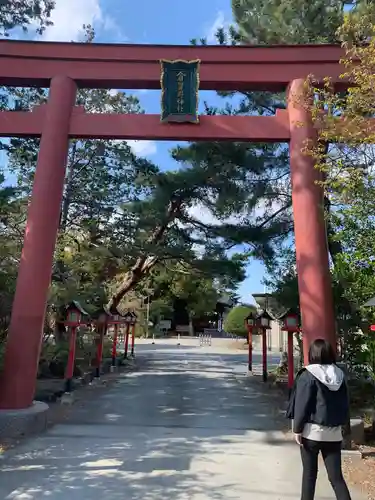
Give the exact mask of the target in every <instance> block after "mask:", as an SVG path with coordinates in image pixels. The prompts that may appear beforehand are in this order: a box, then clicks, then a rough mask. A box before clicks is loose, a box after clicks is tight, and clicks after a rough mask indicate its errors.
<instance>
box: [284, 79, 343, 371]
mask: <svg viewBox="0 0 375 500" xmlns="http://www.w3.org/2000/svg"><path fill="white" fill-rule="evenodd" d="M304 102H306V89H305V80H304V79H299V80H294V81H293V82H291V84H290V86H289V92H288V112H289V121H290V170H291V181H292V201H293V214H294V234H295V244H296V257H297V272H298V288H299V298H300V308H301V316H302V334H303V347H304V360H305V364H307V363H308V357H307V356H308V350H309V346H310V344H311V342H313V341H314V340H315V339H316V338H323V339H325V340H328V341H329V342H330V343H331V345H332V347H333V348H334V349H335V350H336V331H335V318H334V308H333V295H332V283H331V276H330V272H329V259H328V242H327V231H326V225H325V219H324V192H323V188H322V186H321V185H319V181H321V180H322V174H321V172H320V171H319V170H318V169H316V168H315V162H314V159H313V158H312V157H311V156H309V155H306V154H304V152H303V149H304V148H305V147H306V143H307V142H310V141H312V142H316V141H317V131H316V130H315V129H314V127H313V124H312V120H311V116H310V114H309V112H308V110H307V108H306V107H305V106H304V105H303V103H304Z"/></svg>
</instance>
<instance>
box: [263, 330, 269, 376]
mask: <svg viewBox="0 0 375 500" xmlns="http://www.w3.org/2000/svg"><path fill="white" fill-rule="evenodd" d="M262 361H263V382H267V379H268V373H267V328H262Z"/></svg>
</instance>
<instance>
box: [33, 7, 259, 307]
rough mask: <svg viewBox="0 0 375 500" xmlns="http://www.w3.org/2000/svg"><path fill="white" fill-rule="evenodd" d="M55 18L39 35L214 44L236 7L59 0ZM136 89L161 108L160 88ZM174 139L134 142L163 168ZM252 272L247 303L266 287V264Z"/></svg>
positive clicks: (213, 98) (206, 95)
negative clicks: (88, 30)
mask: <svg viewBox="0 0 375 500" xmlns="http://www.w3.org/2000/svg"><path fill="white" fill-rule="evenodd" d="M52 19H53V22H54V26H52V27H49V28H48V29H47V30H46V32H45V33H44V35H43V36H42V37H39V39H40V38H41V39H44V40H52V41H72V40H75V41H78V40H80V38H82V26H83V25H84V24H86V25H87V24H91V25H93V26H94V28H95V31H96V41H97V42H102V43H142V44H143V43H145V44H189V41H190V40H191V39H192V38H200V37H206V38H207V41H208V43H211V44H214V43H216V41H215V37H214V34H215V32H216V30H217V28H219V27H221V26H227V25H228V24H230V22H231V20H232V12H231V2H230V0H188V1H187V0H184V1H183V0H180V1H179V0H136V1H134V0H56V8H55V11H54V12H53V18H52ZM29 36H30V35H29ZM134 94H137V95H138V97H139V99H140V101H141V104H142V106H143V108H144V109H145V111H146V112H147V113H159V112H160V92H159V91H154V90H152V91H151V90H144V91H142V90H141V91H134ZM204 100H206V101H208V102H209V103H210V104H213V105H215V104H223V100H222V99H220V98H219V97H217V95H216V93H215V92H211V91H204V92H200V103H201V105H202V104H203V101H204ZM175 144H176V143H173V142H153V141H142V142H138V143H135V144H133V147H134V149H135V150H136V151H138V152H139V153H140V154H144V155H146V156H148V157H149V158H150V159H151V160H152V161H153V162H155V163H156V164H158V165H159V166H160V167H161V168H163V169H173V168H175V164H174V162H173V160H172V159H171V158H170V155H169V150H170V148H171V147H172V146H174V145H175ZM195 214H196V215H197V214H199V215H200V217H201V218H202V219H205V218H207V217H208V214H204V213H201V211H200V207H197V208H196V211H195ZM247 275H248V276H247V279H246V280H245V282H244V283H243V284H242V285H241V287H240V290H239V295H240V296H241V299H242V300H243V301H245V302H249V301H251V293H256V292H258V293H259V292H262V291H263V288H264V287H263V285H262V279H263V276H264V267H263V265H262V264H261V263H260V262H256V261H252V262H250V263H249V265H248V269H247Z"/></svg>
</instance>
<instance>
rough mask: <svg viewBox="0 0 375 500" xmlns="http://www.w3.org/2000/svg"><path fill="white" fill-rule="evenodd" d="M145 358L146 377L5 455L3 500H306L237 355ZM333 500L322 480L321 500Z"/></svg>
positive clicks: (150, 354)
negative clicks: (301, 498)
mask: <svg viewBox="0 0 375 500" xmlns="http://www.w3.org/2000/svg"><path fill="white" fill-rule="evenodd" d="M138 356H139V358H138V359H139V366H140V368H139V369H138V371H136V372H133V373H130V374H126V375H123V376H120V378H119V380H118V382H117V383H115V384H113V385H111V386H110V387H109V388H108V391H107V392H103V391H100V396H99V397H98V398H97V399H93V400H91V399H90V400H88V401H87V402H86V404H85V405H83V406H82V405H77V406H76V407H74V408H73V409H72V412H71V415H70V418H69V421H68V422H66V423H64V424H60V425H57V426H55V427H54V428H52V429H51V430H50V431H49V432H48V433H46V434H45V435H43V436H41V437H38V438H36V439H33V440H30V441H28V442H26V443H24V444H23V445H22V446H21V447H19V448H18V449H15V450H13V451H10V452H8V453H7V454H5V455H4V457H3V458H2V459H1V460H0V499H4V500H21V499H22V500H34V499H38V500H43V499H48V500H63V499H64V500H67V499H69V500H78V499H80V500H85V499H90V500H96V499H101V500H102V499H104V498H109V499H111V500H117V499H121V500H123V499H129V500H130V499H131V500H206V499H212V500H224V499H225V500H230V499H237V500H242V499H246V500H248V499H254V500H263V499H264V500H289V499H291V500H298V499H299V486H300V474H301V471H300V461H299V450H298V448H297V446H295V445H294V444H293V443H291V442H290V440H288V439H286V438H285V434H284V433H283V432H282V431H280V430H279V429H280V428H281V425H280V422H281V420H280V419H281V409H280V407H279V405H278V404H276V403H274V404H272V403H271V402H270V398H269V397H265V396H264V395H262V393H261V385H259V384H257V383H255V384H254V383H253V384H252V383H249V380H248V379H247V378H245V377H244V375H243V373H242V372H241V370H239V369H238V358H237V357H236V355H234V356H232V355H231V354H224V353H223V352H221V350H219V351H218V352H215V348H214V347H213V348H212V347H211V348H199V347H196V346H194V345H191V346H188V347H183V346H181V347H180V348H177V347H176V346H174V345H168V346H165V345H164V346H163V345H162V344H161V343H159V344H158V345H155V346H152V345H150V344H149V345H143V347H141V348H140V350H139V355H138ZM243 361H244V363H246V354H245V357H244V360H243ZM236 363H237V368H236V367H235V366H234V365H235V364H236ZM333 498H334V497H333V495H332V492H331V489H330V486H329V485H328V483H327V479H326V475H325V472H324V471H322V472H321V477H320V481H319V486H318V495H317V500H329V499H333ZM353 500H362V499H361V497H359V496H354V497H353Z"/></svg>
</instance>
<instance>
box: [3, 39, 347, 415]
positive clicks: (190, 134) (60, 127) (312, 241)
mask: <svg viewBox="0 0 375 500" xmlns="http://www.w3.org/2000/svg"><path fill="white" fill-rule="evenodd" d="M342 55H343V52H342V49H341V48H340V47H339V46H334V45H315V46H314V45H311V46H309V45H307V46H270V47H222V46H205V47H195V46H157V45H151V46H149V45H106V44H77V43H45V42H18V41H9V40H6V41H4V40H2V41H0V85H8V86H40V87H50V93H49V99H48V104H45V105H42V106H39V107H38V108H36V109H34V111H33V112H18V111H12V112H1V113H0V136H2V137H9V136H16V137H23V136H25V137H26V136H31V137H41V143H40V151H39V156H38V164H37V169H36V172H35V180H34V186H33V193H32V198H31V201H30V205H29V211H28V219H27V226H26V232H25V240H24V247H23V252H22V258H21V262H20V266H19V273H18V279H17V288H16V294H15V297H14V303H13V310H12V318H11V324H10V329H9V335H8V341H7V346H6V354H5V364H4V370H3V374H2V378H1V382H0V408H3V409H23V408H27V407H29V406H30V405H31V404H32V401H33V396H34V391H35V380H36V375H37V366H38V359H39V352H40V346H41V334H42V329H43V325H44V316H45V309H46V301H47V295H48V289H49V285H50V280H51V267H52V260H53V253H54V248H55V240H56V234H57V230H58V225H59V218H60V208H61V201H62V195H63V187H64V177H65V167H66V160H67V151H68V140H69V138H117V139H160V140H186V141H210V140H223V141H253V142H267V141H268V142H270V141H272V142H289V143H290V166H291V179H292V189H293V191H292V200H293V212H294V230H295V241H296V253H297V269H298V278H299V293H300V305H301V312H302V326H303V332H304V340H305V346H308V345H309V344H310V342H311V341H312V340H313V339H314V338H316V337H323V338H326V339H327V340H329V341H331V342H332V343H335V342H336V334H335V319H334V312H333V301H332V289H331V281H330V274H329V262H328V249H327V239H326V229H325V222H324V216H323V192H322V189H321V188H320V187H319V186H318V185H317V183H316V180H318V179H319V176H320V174H319V171H317V170H316V169H315V168H314V164H313V160H312V159H311V158H310V157H308V156H306V155H304V154H303V153H302V149H303V147H304V143H305V140H306V139H309V140H316V131H315V130H314V128H313V126H312V124H311V121H310V116H309V114H308V112H307V111H306V110H305V109H304V108H303V106H301V105H298V104H297V103H296V101H295V99H294V96H296V97H302V98H303V96H304V79H305V78H306V76H307V75H309V74H313V75H314V76H315V77H316V78H318V79H319V78H320V79H322V78H324V77H326V76H330V77H332V78H333V81H334V82H336V83H337V84H340V81H341V80H340V74H341V72H342V67H340V64H339V60H340V58H341V57H342ZM161 59H169V60H174V59H184V60H193V59H200V60H201V69H200V89H202V90H208V89H211V90H248V91H249V90H272V91H281V90H285V89H287V88H288V89H289V96H292V95H293V99H292V98H291V97H289V99H288V110H285V111H280V112H278V113H277V114H276V116H272V117H263V116H262V117H260V116H256V117H249V116H247V117H239V116H202V117H200V124H199V125H194V124H165V123H160V117H159V115H118V114H88V113H86V112H85V111H84V109H83V108H81V107H77V106H75V98H76V90H77V87H86V88H118V89H127V88H128V89H158V88H160V62H159V61H160V60H161ZM301 123H303V124H304V126H302V127H301V125H300V124H301Z"/></svg>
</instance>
